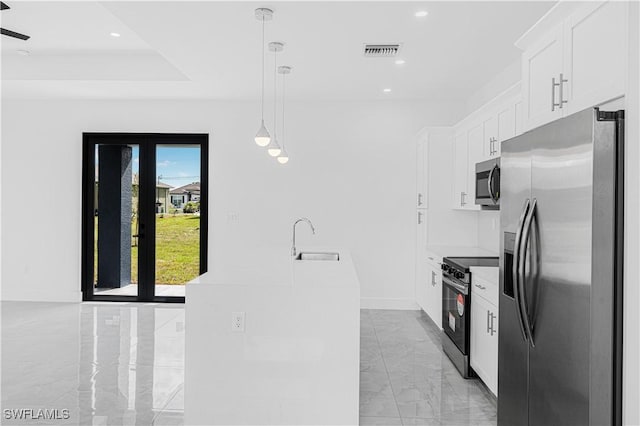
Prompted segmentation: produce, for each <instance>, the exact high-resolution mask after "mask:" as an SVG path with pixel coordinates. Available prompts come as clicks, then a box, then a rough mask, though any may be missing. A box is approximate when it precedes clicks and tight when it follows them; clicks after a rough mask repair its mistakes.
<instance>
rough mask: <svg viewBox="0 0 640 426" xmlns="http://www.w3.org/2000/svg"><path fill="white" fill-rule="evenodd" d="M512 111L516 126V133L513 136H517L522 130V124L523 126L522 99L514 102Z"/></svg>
mask: <svg viewBox="0 0 640 426" xmlns="http://www.w3.org/2000/svg"><path fill="white" fill-rule="evenodd" d="M513 112H514V114H515V128H516V133H515V135H514V136H519V135H521V134H522V133H523V132H524V126H523V120H524V117H523V113H522V101H518V102H516V104H515V105H514V110H513Z"/></svg>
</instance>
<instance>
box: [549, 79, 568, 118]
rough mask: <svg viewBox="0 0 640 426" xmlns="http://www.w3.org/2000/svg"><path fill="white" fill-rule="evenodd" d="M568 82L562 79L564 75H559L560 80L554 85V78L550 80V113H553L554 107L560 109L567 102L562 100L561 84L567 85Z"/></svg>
mask: <svg viewBox="0 0 640 426" xmlns="http://www.w3.org/2000/svg"><path fill="white" fill-rule="evenodd" d="M568 81H569V80H567V79H565V78H564V75H563V74H562V73H560V80H559V81H558V82H557V83H556V78H555V77H553V78H552V79H551V111H555V110H556V107H558V109H562V105H564V104H566V103H567V101H565V100H564V99H563V84H564V83H567V82H568ZM556 87H557V88H558V102H557V103H556Z"/></svg>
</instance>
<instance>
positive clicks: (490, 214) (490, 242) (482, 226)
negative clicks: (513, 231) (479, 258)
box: [478, 210, 500, 253]
mask: <svg viewBox="0 0 640 426" xmlns="http://www.w3.org/2000/svg"><path fill="white" fill-rule="evenodd" d="M478 247H481V248H483V249H486V250H491V251H493V252H496V253H498V252H499V251H500V211H499V210H498V211H493V210H482V211H479V212H478Z"/></svg>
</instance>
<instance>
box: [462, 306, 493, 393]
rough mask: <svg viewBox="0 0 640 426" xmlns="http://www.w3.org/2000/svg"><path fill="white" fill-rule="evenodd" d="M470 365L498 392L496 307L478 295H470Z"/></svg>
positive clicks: (488, 385)
mask: <svg viewBox="0 0 640 426" xmlns="http://www.w3.org/2000/svg"><path fill="white" fill-rule="evenodd" d="M469 355H470V358H471V359H470V363H471V367H472V368H473V369H474V370H475V372H476V373H478V376H479V377H480V378H481V379H482V381H483V382H484V383H485V384H486V385H487V387H488V388H489V389H490V390H491V392H493V393H494V395H497V394H498V309H497V308H496V307H495V306H494V305H492V304H490V303H489V302H487V301H486V300H485V299H483V298H482V297H479V296H474V295H472V296H471V348H470V354H469Z"/></svg>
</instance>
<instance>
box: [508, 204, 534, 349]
mask: <svg viewBox="0 0 640 426" xmlns="http://www.w3.org/2000/svg"><path fill="white" fill-rule="evenodd" d="M529 203H530V201H529V199H528V198H527V199H526V201H525V202H524V206H523V207H522V213H521V214H520V219H518V227H517V228H516V240H515V242H514V247H513V264H512V265H511V266H512V267H511V270H512V272H513V276H512V280H513V298H514V299H515V302H516V311H517V313H518V323H519V324H520V331H522V337H523V339H524V341H525V342H528V341H529V339H528V338H527V332H526V330H525V325H524V318H523V317H522V310H521V307H520V306H521V303H520V286H519V284H518V283H519V281H520V274H519V273H518V265H519V264H520V259H519V256H520V240H521V238H522V227H523V226H524V220H525V217H526V216H527V213H528V212H529Z"/></svg>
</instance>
